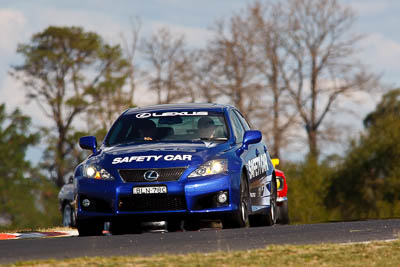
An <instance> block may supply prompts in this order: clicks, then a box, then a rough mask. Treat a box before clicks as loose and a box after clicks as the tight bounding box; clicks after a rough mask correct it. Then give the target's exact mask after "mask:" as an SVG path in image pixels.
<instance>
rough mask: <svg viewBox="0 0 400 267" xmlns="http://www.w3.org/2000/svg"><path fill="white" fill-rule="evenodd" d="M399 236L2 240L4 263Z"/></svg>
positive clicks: (372, 229) (397, 222) (390, 230)
mask: <svg viewBox="0 0 400 267" xmlns="http://www.w3.org/2000/svg"><path fill="white" fill-rule="evenodd" d="M399 237H400V219H391V220H369V221H356V222H337V223H321V224H308V225H276V226H273V227H256V228H242V229H226V230H221V229H205V230H202V231H193V232H190V231H188V232H174V233H160V232H157V233H142V234H133V235H116V236H112V235H108V236H94V237H77V236H73V237H61V238H39V239H19V240H2V241H0V263H13V262H16V261H25V260H33V259H50V258H53V259H62V258H75V257H83V256H86V257H91V256H122V255H131V256H133V255H141V256H151V255H154V254H159V253H167V254H184V253H191V252H215V251H232V250H248V249H256V248H264V247H266V246H267V245H271V244H318V243H349V242H366V241H375V240H392V239H397V238H399Z"/></svg>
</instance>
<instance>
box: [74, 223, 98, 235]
mask: <svg viewBox="0 0 400 267" xmlns="http://www.w3.org/2000/svg"><path fill="white" fill-rule="evenodd" d="M76 228H77V229H78V232H79V236H98V235H102V234H103V229H104V222H103V221H100V220H77V221H76Z"/></svg>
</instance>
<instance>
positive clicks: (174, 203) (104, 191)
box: [77, 174, 239, 221]
mask: <svg viewBox="0 0 400 267" xmlns="http://www.w3.org/2000/svg"><path fill="white" fill-rule="evenodd" d="M235 178H236V177H234V175H228V174H225V175H213V176H209V177H202V178H194V179H187V178H185V179H180V180H178V181H173V182H152V183H124V182H118V181H104V180H94V179H87V178H81V179H79V181H78V203H77V204H78V210H77V216H78V219H86V218H94V217H97V218H100V217H101V218H104V220H107V219H110V220H112V219H114V218H120V217H132V218H137V219H140V220H141V221H146V220H147V221H153V220H168V219H169V218H175V219H176V218H182V219H184V218H187V217H201V218H204V219H207V218H210V219H212V218H221V216H223V214H227V213H232V212H233V211H235V210H237V209H238V205H237V203H238V202H239V201H238V197H236V196H238V195H239V194H238V192H239V191H238V188H237V186H235V183H233V182H232V181H233V180H234V179H235ZM158 185H166V186H167V190H168V193H167V194H144V195H134V194H133V187H135V186H158ZM220 192H226V193H227V195H228V200H227V201H226V202H225V203H223V204H220V203H219V202H218V201H217V196H218V194H219V193H220ZM85 199H88V200H89V202H90V205H89V206H88V207H84V206H83V205H82V202H83V201H84V200H85Z"/></svg>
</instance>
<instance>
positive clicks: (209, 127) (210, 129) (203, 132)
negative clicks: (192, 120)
mask: <svg viewBox="0 0 400 267" xmlns="http://www.w3.org/2000/svg"><path fill="white" fill-rule="evenodd" d="M215 128H216V127H215V124H214V121H213V120H212V119H211V118H209V117H202V118H200V119H199V120H198V122H197V129H198V133H199V137H200V138H205V139H210V138H214V134H215Z"/></svg>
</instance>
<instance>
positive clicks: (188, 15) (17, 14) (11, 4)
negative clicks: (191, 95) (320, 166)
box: [0, 0, 400, 161]
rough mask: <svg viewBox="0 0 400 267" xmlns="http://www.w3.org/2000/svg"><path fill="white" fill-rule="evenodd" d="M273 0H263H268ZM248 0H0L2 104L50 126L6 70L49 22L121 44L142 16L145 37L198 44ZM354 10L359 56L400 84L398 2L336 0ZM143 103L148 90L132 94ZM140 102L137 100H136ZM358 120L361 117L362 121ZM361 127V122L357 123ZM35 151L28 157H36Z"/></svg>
mask: <svg viewBox="0 0 400 267" xmlns="http://www.w3.org/2000/svg"><path fill="white" fill-rule="evenodd" d="M268 1H270V2H273V0H266V2H268ZM251 2H252V1H250V0H218V1H215V0H201V1H200V0H146V1H143V0H142V1H139V0H113V1H109V0H79V1H77V0H68V1H54V0H34V1H32V0H31V1H28V0H18V1H16V0H0V103H4V102H5V103H6V105H7V110H8V111H11V110H13V109H15V108H16V107H19V108H20V109H21V110H22V112H23V113H25V114H29V115H30V116H31V117H32V121H33V124H34V126H37V127H38V126H42V125H49V121H48V120H47V119H46V118H44V117H43V115H42V113H41V112H40V110H39V108H38V107H37V106H36V105H35V104H34V103H27V102H26V100H25V97H24V95H25V91H24V90H23V88H22V86H21V85H20V84H18V83H17V82H16V81H15V80H14V79H13V78H12V77H11V76H10V75H8V72H9V71H10V68H11V66H13V65H17V64H18V63H20V62H21V58H20V57H19V56H18V55H17V54H16V52H15V51H16V48H17V45H18V44H19V43H26V42H28V41H29V39H30V37H31V36H32V35H33V34H34V33H37V32H40V31H43V30H44V29H45V28H46V27H48V26H49V25H56V26H81V27H83V28H84V29H85V30H91V31H95V32H97V33H99V34H101V35H102V36H103V37H104V38H105V39H106V40H107V41H109V42H110V43H120V40H121V34H124V35H129V31H130V29H131V24H130V21H131V20H132V18H134V17H138V18H140V21H141V25H142V27H141V35H142V36H143V37H146V36H149V35H150V34H151V33H152V32H154V31H155V30H156V29H157V28H159V27H161V26H166V27H169V28H170V29H171V30H172V32H175V33H179V34H185V35H186V40H187V42H188V44H189V45H191V46H194V47H202V46H203V45H204V44H206V42H207V40H208V39H209V38H210V37H211V36H212V34H211V30H210V27H211V25H212V24H213V22H215V21H216V20H218V19H222V18H227V17H229V16H230V15H231V14H232V13H233V12H240V10H241V9H243V8H245V7H246V5H247V4H249V3H251ZM340 2H341V3H342V4H344V5H350V6H351V7H352V8H353V10H354V11H355V12H356V15H357V21H356V23H355V25H354V28H353V29H352V30H353V31H354V32H356V33H360V34H363V35H364V36H365V38H364V39H363V40H362V41H361V43H360V48H361V49H360V58H361V60H362V62H363V63H364V64H366V65H369V66H370V69H371V71H373V72H375V73H379V74H381V75H382V78H381V81H382V82H383V83H385V84H387V85H389V86H391V87H396V86H397V87H398V86H399V85H400V75H399V73H400V30H399V25H400V16H399V13H400V1H399V0H380V1H376V0H348V1H345V0H340ZM136 97H137V98H136V99H138V100H139V101H140V103H146V100H147V98H146V94H140V95H138V96H136ZM377 101H379V97H378V96H373V97H363V98H362V99H361V102H362V103H361V106H360V108H359V112H360V117H363V116H364V115H365V114H367V113H368V112H370V111H372V110H373V109H374V107H375V105H376V103H377ZM140 103H139V104H140ZM360 125H361V122H360ZM360 127H361V126H360ZM38 153H40V151H39V150H35V149H34V150H31V151H30V152H29V154H28V158H31V159H32V160H33V161H35V159H38V158H39V157H38Z"/></svg>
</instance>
